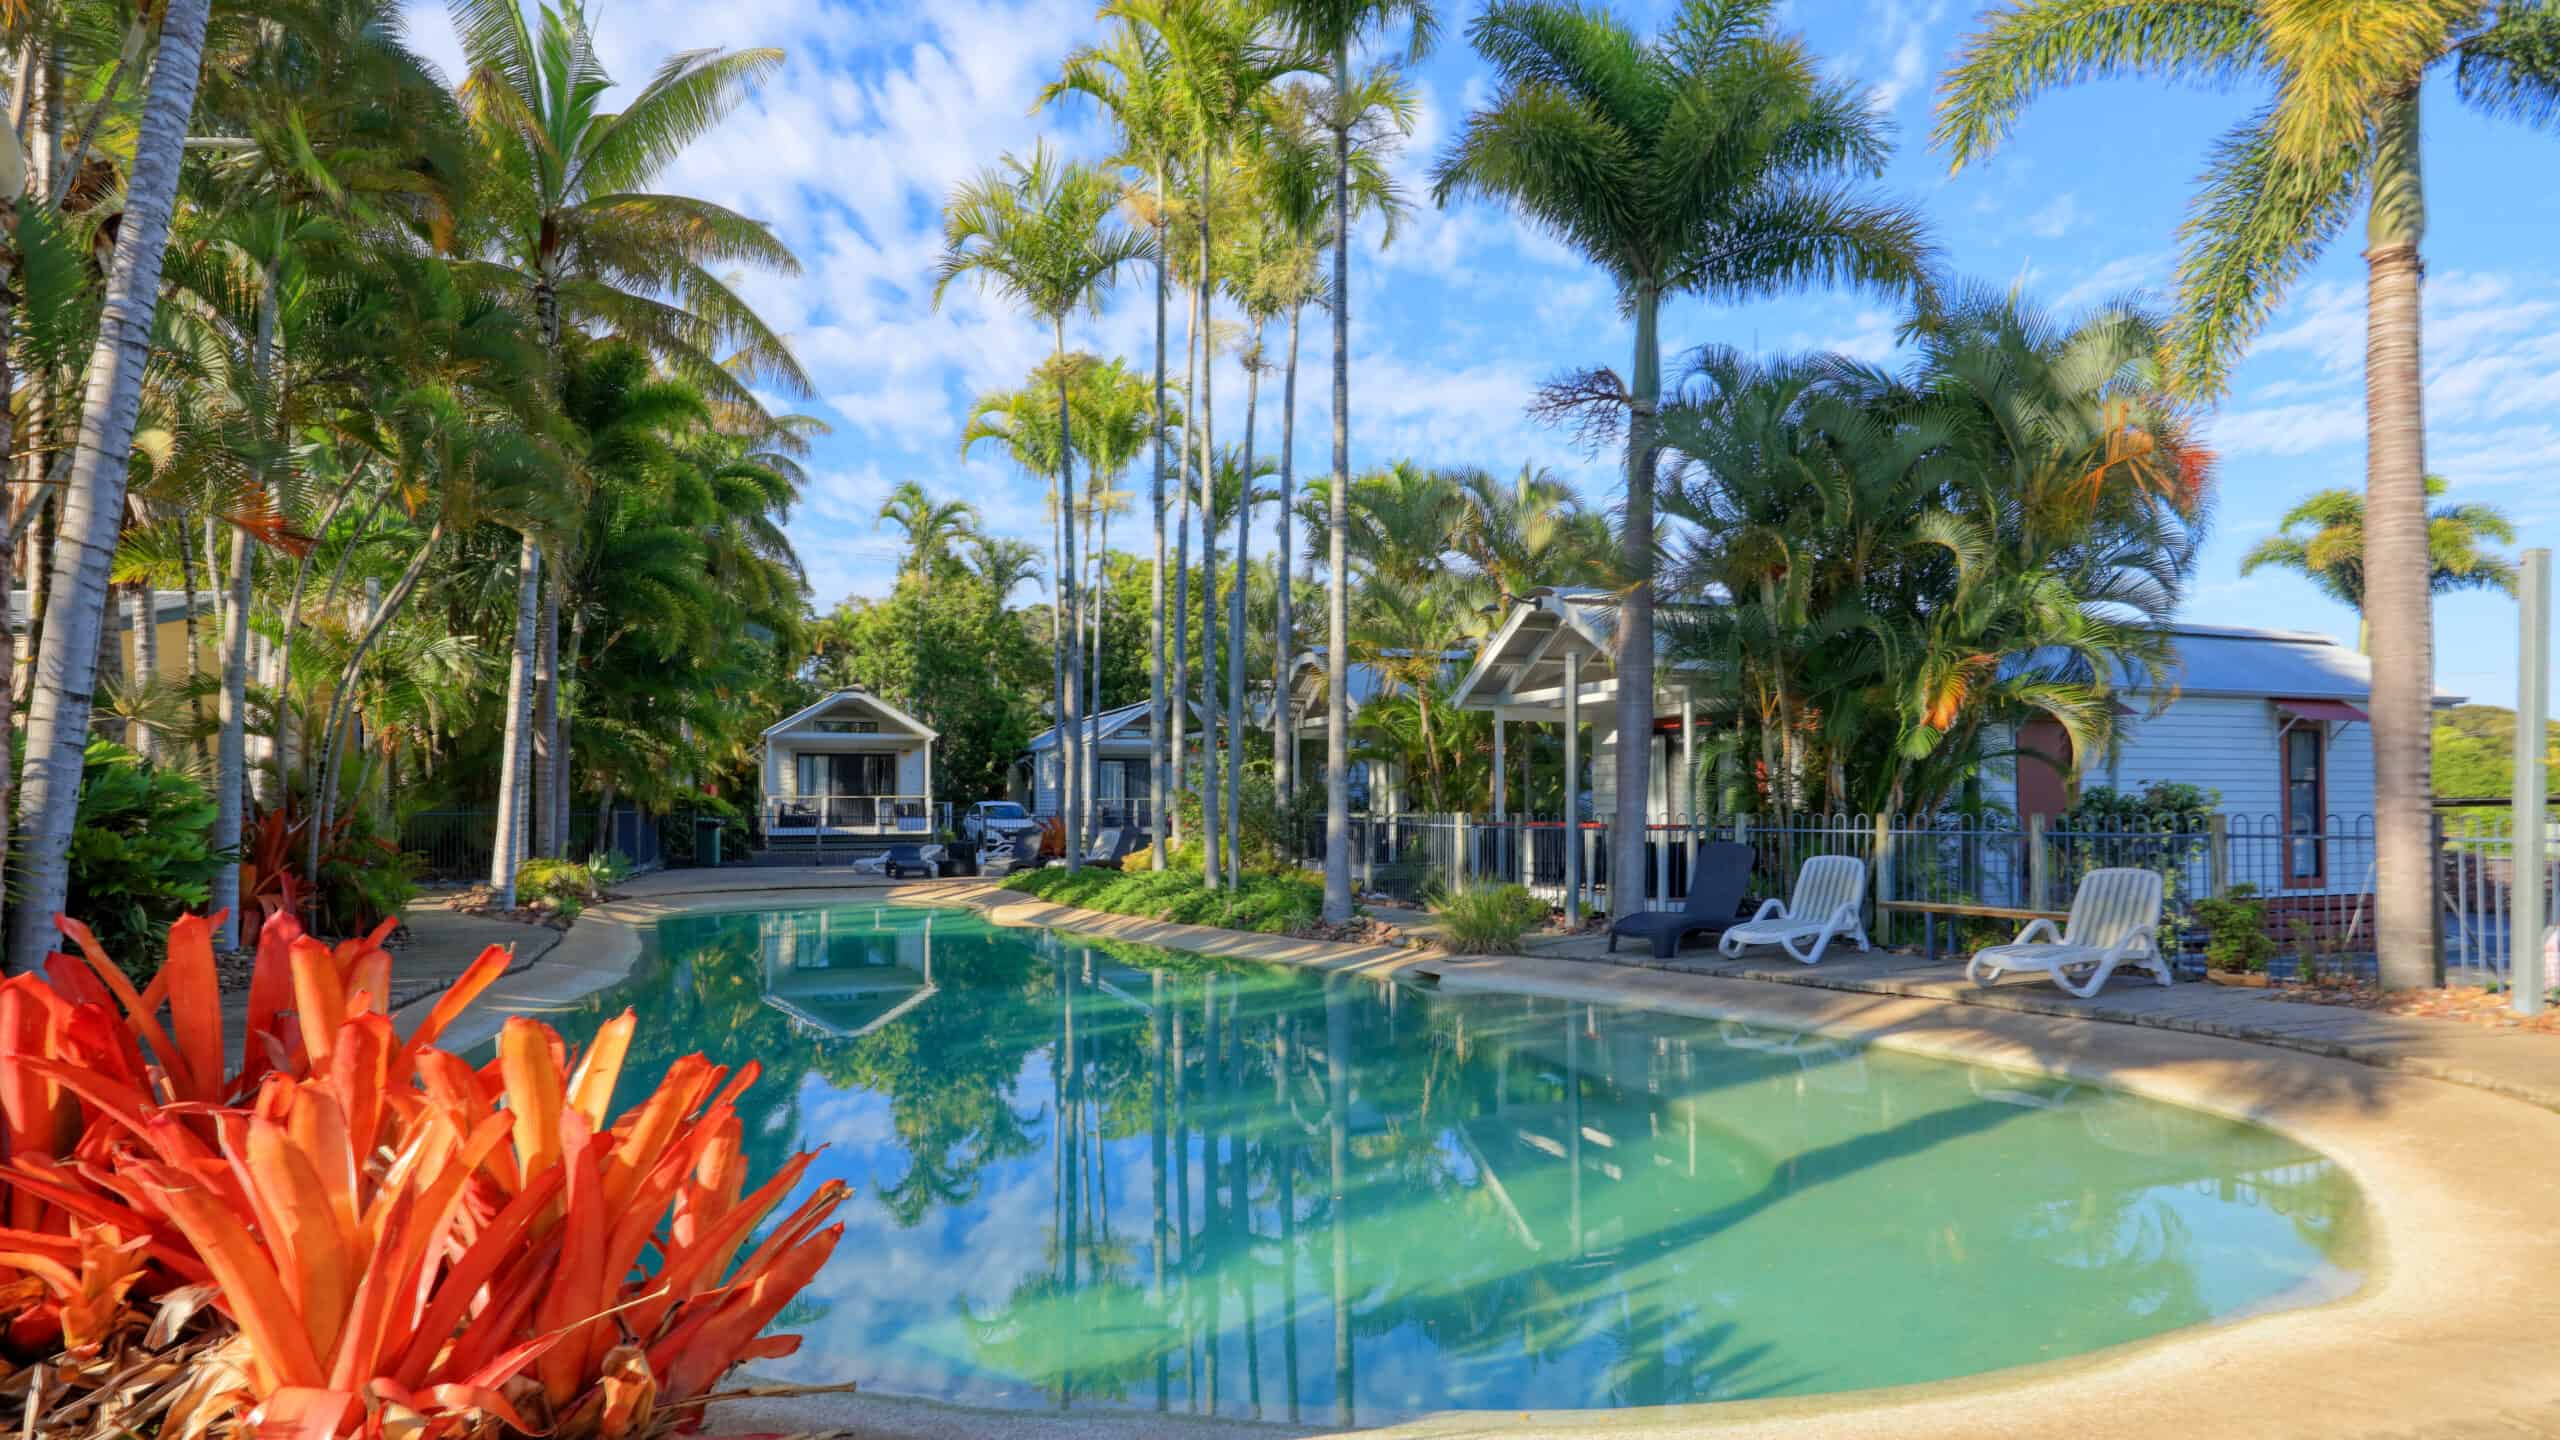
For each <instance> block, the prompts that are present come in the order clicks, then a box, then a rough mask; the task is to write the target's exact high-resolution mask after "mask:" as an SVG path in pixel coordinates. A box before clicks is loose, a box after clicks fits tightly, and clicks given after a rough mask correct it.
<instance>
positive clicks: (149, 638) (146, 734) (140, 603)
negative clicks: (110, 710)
mask: <svg viewBox="0 0 2560 1440" xmlns="http://www.w3.org/2000/svg"><path fill="white" fill-rule="evenodd" d="M131 678H132V681H133V684H134V693H135V694H137V695H148V694H149V693H150V691H151V687H152V684H153V683H154V682H155V681H157V680H158V679H159V678H160V604H159V595H158V592H157V591H155V590H153V589H152V587H151V582H150V581H149V580H147V579H145V580H140V581H136V582H135V584H134V587H133V669H132V672H131ZM127 743H129V744H130V745H132V746H133V748H134V752H135V753H136V754H139V755H140V756H141V757H142V758H143V759H145V760H157V759H159V758H160V735H159V732H158V731H156V730H154V729H152V728H151V726H150V725H149V724H147V723H145V722H143V721H141V720H136V721H135V722H134V723H133V725H132V726H131V727H130V739H129V740H128V741H127Z"/></svg>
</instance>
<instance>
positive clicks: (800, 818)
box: [764, 685, 938, 836]
mask: <svg viewBox="0 0 2560 1440" xmlns="http://www.w3.org/2000/svg"><path fill="white" fill-rule="evenodd" d="M936 738H938V737H937V736H936V735H935V734H934V732H933V730H932V728H931V727H929V726H927V725H926V724H925V723H924V722H923V721H921V720H918V719H917V718H916V717H914V716H913V715H910V714H908V713H907V712H906V711H904V710H901V709H899V708H898V707H897V706H895V705H892V704H890V703H889V702H888V701H887V700H885V699H882V698H881V697H880V696H878V695H875V694H873V693H871V692H870V691H869V690H866V689H864V688H863V687H861V686H859V685H850V686H847V687H845V688H844V689H841V690H837V691H833V692H831V693H829V694H827V695H824V696H821V697H819V699H818V701H817V703H815V704H813V705H810V706H808V707H807V708H805V709H802V710H800V711H799V712H797V713H795V714H792V715H788V716H785V717H783V718H782V719H780V720H778V721H775V722H774V723H773V724H772V725H771V726H769V727H767V728H766V730H765V732H764V822H765V831H766V833H767V834H768V835H775V834H780V835H786V836H788V835H794V834H798V835H808V836H815V835H901V834H915V835H930V834H931V833H932V831H933V828H934V818H933V817H934V808H933V743H934V741H935V739H936Z"/></svg>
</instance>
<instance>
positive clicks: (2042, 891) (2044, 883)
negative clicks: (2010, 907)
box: [2027, 815, 2053, 910]
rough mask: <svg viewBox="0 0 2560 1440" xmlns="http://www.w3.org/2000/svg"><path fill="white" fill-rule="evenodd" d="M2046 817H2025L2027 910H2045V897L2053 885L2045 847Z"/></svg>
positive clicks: (2050, 862)
mask: <svg viewBox="0 0 2560 1440" xmlns="http://www.w3.org/2000/svg"><path fill="white" fill-rule="evenodd" d="M2045 824H2046V817H2045V816H2043V815H2030V816H2028V817H2027V908H2028V909H2030V910H2045V909H2050V908H2051V907H2050V906H2048V905H2046V904H2045V896H2046V895H2047V894H2049V893H2051V887H2052V884H2053V856H2052V854H2051V853H2050V851H2049V850H2048V849H2047V848H2046V845H2045V837H2044V832H2045Z"/></svg>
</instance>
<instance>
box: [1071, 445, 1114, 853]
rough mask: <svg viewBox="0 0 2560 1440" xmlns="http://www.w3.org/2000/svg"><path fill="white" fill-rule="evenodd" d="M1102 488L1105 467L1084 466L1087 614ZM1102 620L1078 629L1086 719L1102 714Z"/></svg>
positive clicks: (1086, 773) (1090, 771)
mask: <svg viewBox="0 0 2560 1440" xmlns="http://www.w3.org/2000/svg"><path fill="white" fill-rule="evenodd" d="M1102 484H1103V482H1102V466H1101V465H1100V464H1099V463H1097V462H1095V461H1093V460H1091V459H1088V460H1086V461H1085V462H1084V485H1085V504H1084V563H1085V564H1086V565H1087V566H1088V567H1090V569H1091V571H1092V576H1091V578H1090V579H1087V578H1084V577H1085V573H1086V572H1085V571H1083V570H1079V571H1077V572H1076V574H1077V577H1078V582H1077V583H1078V585H1079V587H1080V588H1079V589H1078V591H1077V601H1078V604H1079V606H1080V608H1082V609H1085V610H1091V609H1092V608H1093V607H1092V605H1091V599H1090V597H1092V596H1093V595H1094V593H1095V591H1096V589H1097V588H1098V587H1099V586H1100V585H1101V583H1102V549H1101V547H1100V546H1098V545H1096V544H1094V540H1093V536H1094V531H1095V529H1096V527H1097V526H1105V525H1108V523H1109V522H1108V521H1105V520H1104V519H1103V518H1102V517H1101V516H1099V515H1097V514H1095V513H1094V512H1095V511H1097V510H1100V509H1101V508H1102ZM1106 533H1107V532H1106ZM1101 620H1102V617H1101V615H1100V613H1099V612H1096V613H1093V614H1088V615H1083V616H1082V617H1081V618H1080V620H1079V622H1078V625H1077V628H1076V645H1077V647H1078V648H1079V649H1080V650H1081V651H1082V652H1083V653H1082V654H1081V655H1080V656H1079V657H1078V658H1079V659H1080V660H1082V661H1083V663H1082V664H1081V665H1080V666H1078V667H1077V670H1076V683H1077V684H1078V685H1080V686H1082V687H1083V694H1082V696H1081V697H1080V698H1079V700H1078V702H1077V704H1078V708H1079V710H1080V711H1081V713H1083V714H1086V715H1099V714H1101V713H1102V709H1101V705H1102V628H1101ZM1093 752H1094V747H1093V746H1092V745H1087V746H1085V747H1084V769H1083V770H1082V771H1081V772H1080V775H1081V783H1082V785H1083V787H1084V788H1083V790H1082V792H1081V793H1082V794H1083V795H1084V812H1085V817H1086V818H1087V819H1088V820H1093V821H1094V823H1096V824H1099V823H1100V821H1099V820H1098V819H1097V818H1096V817H1095V815H1094V805H1095V804H1096V803H1097V802H1096V800H1095V796H1096V795H1097V794H1099V793H1100V792H1099V790H1098V788H1097V787H1098V786H1099V784H1100V782H1101V776H1100V774H1099V773H1097V772H1099V771H1100V770H1101V768H1102V767H1101V765H1100V764H1099V763H1097V762H1096V761H1095V759H1094V754H1093Z"/></svg>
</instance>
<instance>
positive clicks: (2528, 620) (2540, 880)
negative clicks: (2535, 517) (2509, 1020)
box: [2507, 546, 2551, 1015]
mask: <svg viewBox="0 0 2560 1440" xmlns="http://www.w3.org/2000/svg"><path fill="white" fill-rule="evenodd" d="M2523 570H2524V573H2523V574H2522V575H2521V576H2520V577H2519V580H2518V584H2517V586H2516V602H2517V608H2518V609H2519V610H2521V611H2523V612H2524V613H2523V616H2522V620H2523V624H2522V626H2521V627H2520V628H2521V630H2522V634H2523V646H2522V650H2521V652H2520V654H2519V655H2518V657H2517V661H2516V762H2515V763H2516V778H2515V808H2514V810H2513V812H2512V813H2513V814H2514V816H2515V838H2514V842H2513V844H2514V850H2513V854H2514V856H2515V869H2514V874H2515V879H2514V880H2513V881H2512V882H2511V883H2510V887H2509V888H2510V889H2511V890H2512V892H2513V896H2514V898H2513V899H2512V900H2510V901H2509V912H2508V913H2509V915H2510V917H2511V918H2510V920H2509V922H2508V930H2507V934H2508V937H2509V943H2510V945H2511V946H2512V947H2513V950H2512V953H2511V954H2510V955H2509V957H2508V960H2507V972H2508V976H2509V978H2510V979H2511V980H2512V981H2513V982H2514V983H2513V985H2512V987H2511V989H2510V991H2509V994H2510V996H2511V997H2512V999H2513V1002H2514V1004H2515V1011H2516V1013H2517V1014H2519V1015H2539V1014H2541V1013H2542V991H2543V987H2544V986H2545V985H2546V984H2548V983H2549V981H2550V977H2549V976H2547V975H2544V974H2543V973H2542V970H2543V965H2542V945H2543V939H2542V930H2543V925H2544V922H2545V921H2546V919H2547V918H2548V917H2547V916H2545V914H2544V913H2543V911H2544V905H2543V886H2544V885H2545V884H2547V883H2548V881H2549V876H2548V875H2547V874H2546V872H2545V866H2544V857H2545V854H2546V851H2545V849H2544V845H2545V841H2546V840H2547V838H2548V837H2547V836H2546V835H2545V834H2544V825H2545V823H2546V820H2547V818H2548V816H2547V806H2548V804H2549V797H2550V794H2551V788H2550V776H2549V774H2548V773H2547V772H2548V770H2549V762H2548V761H2546V760H2545V758H2544V755H2545V751H2546V748H2547V747H2548V746H2549V745H2550V743H2551V740H2550V735H2549V719H2550V713H2551V552H2550V551H2549V550H2546V549H2543V548H2542V547H2540V546H2536V547H2534V548H2533V549H2530V550H2527V551H2526V552H2524V566H2523Z"/></svg>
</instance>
